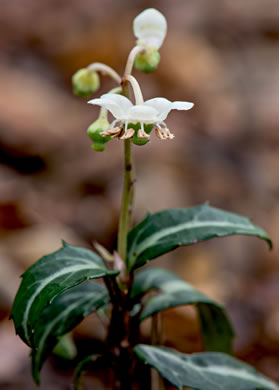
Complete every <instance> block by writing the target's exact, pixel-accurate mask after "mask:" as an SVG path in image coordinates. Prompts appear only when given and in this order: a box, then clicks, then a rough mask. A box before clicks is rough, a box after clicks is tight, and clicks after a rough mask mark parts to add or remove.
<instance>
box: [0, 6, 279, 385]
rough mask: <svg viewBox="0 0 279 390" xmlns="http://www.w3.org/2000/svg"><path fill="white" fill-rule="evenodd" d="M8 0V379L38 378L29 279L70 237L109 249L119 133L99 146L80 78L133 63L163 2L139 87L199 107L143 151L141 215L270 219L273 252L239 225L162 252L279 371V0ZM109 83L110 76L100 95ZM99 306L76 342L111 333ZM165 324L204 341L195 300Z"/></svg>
mask: <svg viewBox="0 0 279 390" xmlns="http://www.w3.org/2000/svg"><path fill="white" fill-rule="evenodd" d="M0 4H1V12H0V37H1V38H0V50H1V56H0V86H1V95H0V269H1V272H0V319H1V322H0V351H1V352H0V389H3V390H4V389H5V390H7V389H8V390H9V389H12V390H16V389H19V388H20V389H22V390H27V389H28V390H32V389H35V388H36V386H35V385H33V384H32V380H31V377H30V369H29V359H28V348H27V347H25V346H24V344H23V343H22V342H21V341H20V340H19V338H17V337H15V335H14V329H13V325H12V323H11V322H10V321H9V320H8V318H9V315H10V309H11V304H12V301H13V298H14V296H15V293H16V291H17V288H18V286H19V283H20V278H19V275H20V274H21V273H22V272H23V271H24V270H25V269H26V268H27V267H29V266H30V265H31V264H32V263H33V262H35V261H36V260H37V259H38V258H39V257H41V256H42V255H44V254H45V253H48V252H51V251H54V250H56V249H58V248H59V246H60V245H61V239H62V238H63V239H65V240H66V241H68V242H69V243H71V244H77V245H79V244H81V245H86V246H88V247H92V242H93V241H94V240H97V241H99V242H100V243H102V244H103V245H105V246H106V247H107V248H108V249H112V248H113V247H114V245H115V238H116V231H117V223H118V216H119V202H120V196H121V187H122V173H121V167H122V146H123V145H122V143H121V142H118V141H116V140H114V141H113V142H111V143H109V144H108V146H107V150H106V152H105V153H97V152H93V151H92V150H91V148H90V140H89V139H88V137H87V135H86V129H87V127H88V126H89V124H90V123H91V122H93V121H94V120H95V118H96V115H97V109H96V108H94V107H92V106H88V105H87V104H86V99H85V100H82V99H78V98H76V97H74V96H73V94H72V91H71V76H72V74H73V73H74V72H75V71H76V70H77V69H78V68H80V67H83V66H86V65H87V64H89V63H90V62H93V61H98V62H105V63H107V64H109V65H111V66H112V67H114V68H115V69H116V70H117V71H119V72H120V73H121V72H123V69H124V66H125V61H126V58H127V54H128V52H129V50H130V49H131V48H132V46H133V44H134V37H133V33H132V21H133V18H134V17H135V16H136V15H137V14H138V13H139V12H140V11H142V10H143V9H144V8H147V7H155V8H158V9H159V10H160V11H161V12H163V13H164V14H165V16H166V17H167V20H168V29H169V32H168V35H167V39H166V41H165V43H164V45H163V47H162V48H161V51H160V52H161V63H160V66H159V68H158V70H157V71H156V72H155V73H154V74H149V75H144V74H140V73H139V72H135V76H136V77H137V78H138V80H139V81H140V83H141V86H142V89H143V93H144V97H145V99H148V98H152V97H155V96H164V97H167V98H168V99H170V100H187V101H193V102H195V104H196V105H195V107H194V109H193V110H191V111H190V112H189V113H184V112H175V113H172V114H171V115H170V117H169V118H168V120H167V123H168V125H169V128H170V129H171V131H172V132H174V133H175V136H176V137H175V139H174V140H173V141H161V140H158V139H156V137H155V136H154V135H153V137H152V140H151V142H149V144H148V145H147V146H145V147H135V148H134V149H135V154H136V164H137V195H136V212H135V221H139V220H140V219H141V218H143V217H144V216H145V214H146V212H147V211H148V210H150V211H157V210H159V209H162V208H170V207H187V206H193V205H197V204H200V203H203V202H205V201H209V202H210V204H211V205H213V206H216V207H220V208H223V209H226V210H230V211H232V212H236V213H239V214H244V215H246V216H248V217H250V218H252V220H253V222H255V223H256V224H258V225H260V226H261V227H263V228H264V229H265V230H266V231H267V233H268V234H269V235H270V236H271V238H272V239H273V241H274V250H273V251H272V252H270V251H268V249H267V247H266V246H265V244H264V243H263V242H261V241H258V240H256V239H255V238H248V237H233V238H226V239H222V240H213V241H212V242H208V243H204V244H200V245H198V246H197V247H189V248H182V249H179V250H177V251H175V252H173V253H171V254H169V255H168V256H165V257H164V258H163V259H162V260H161V262H160V264H159V261H158V260H157V261H156V262H155V263H154V264H155V265H162V266H165V267H167V268H169V269H171V270H173V271H175V272H178V273H179V274H180V276H181V277H183V278H185V279H186V280H187V281H189V282H191V283H193V284H194V286H195V287H197V288H199V289H200V290H201V291H203V292H205V293H207V294H208V295H209V296H211V297H212V298H215V299H217V300H219V301H221V302H223V303H224V304H225V305H226V308H227V309H228V312H229V314H230V316H231V319H232V322H233V325H234V327H235V330H236V339H235V351H236V354H237V356H239V357H240V358H242V359H244V360H246V361H248V362H250V363H251V364H253V365H254V366H255V367H257V368H258V369H259V370H260V371H261V372H263V373H265V374H266V375H268V376H270V377H272V378H273V379H274V380H277V381H279V370H278V368H279V353H278V352H279V283H278V282H279V257H278V256H279V251H278V241H279V240H278V236H279V202H278V200H279V109H278V102H279V3H278V0H265V1H260V0H245V1H243V0H234V1H231V0H223V1H222V2H220V1H218V0H175V1H167V0H163V1H153V2H150V1H140V0H138V1H134V2H129V1H128V0H118V1H113V0H102V1H98V0H91V1H89V0H80V1H74V0H48V1H36V0H13V1H5V0H2V1H0ZM108 10H109V12H108ZM112 87H114V85H113V83H112V82H111V81H110V80H108V79H104V78H102V88H101V91H100V94H101V93H104V92H106V91H107V90H109V89H111V88H112ZM98 95H99V92H98V93H97V95H96V96H98ZM93 317H94V316H92V318H89V319H88V320H86V321H85V322H84V323H83V324H82V325H81V326H79V327H78V329H77V331H76V332H75V335H76V338H77V340H79V343H81V345H82V340H84V339H87V338H90V339H91V340H93V341H94V340H95V341H96V342H98V340H102V339H103V338H104V330H103V329H102V327H101V325H100V323H99V322H98V321H97V320H96V319H95V317H94V318H93ZM184 321H188V325H185V322H184ZM147 327H148V324H146V325H145V326H144V329H143V331H144V332H146V328H147ZM164 329H165V342H166V344H167V345H169V346H173V347H177V348H178V349H180V350H181V351H187V352H192V351H194V350H197V349H199V348H200V340H199V337H198V329H197V324H196V319H195V317H194V315H193V312H192V311H191V310H188V309H187V308H179V309H178V310H171V311H167V312H166V313H164ZM70 369H72V367H70ZM70 369H69V370H66V368H65V366H64V365H63V363H61V362H57V361H53V360H49V362H48V363H47V364H46V367H45V368H43V370H42V385H41V388H42V389H43V390H48V389H52V390H56V389H57V390H61V389H69V388H70V387H69V386H70V383H71V375H72V372H71V371H70ZM57 372H58V373H57ZM98 381H99V379H98V378H96V377H91V378H89V377H88V386H89V385H90V386H91V388H93V387H94V386H95V387H94V388H102V387H101V385H100V383H99V382H98ZM98 386H99V387H98ZM88 388H90V387H88Z"/></svg>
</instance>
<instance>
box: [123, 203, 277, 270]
mask: <svg viewBox="0 0 279 390" xmlns="http://www.w3.org/2000/svg"><path fill="white" fill-rule="evenodd" d="M235 234H243V235H251V236H256V237H259V238H261V239H263V240H266V241H267V242H268V244H269V245H270V247H271V246H272V243H271V240H270V238H269V237H268V236H267V234H266V233H265V232H264V231H263V230H262V229H261V228H259V227H258V226H256V225H254V224H253V223H252V222H251V221H250V220H249V219H248V218H245V217H242V216H240V215H237V214H233V213H229V212H227V211H223V210H219V209H216V208H214V207H210V206H209V205H208V204H203V205H201V206H197V207H193V208H186V209H169V210H164V211H160V212H158V213H155V214H149V215H148V216H147V217H146V218H145V219H144V220H143V221H142V222H141V223H139V224H138V225H137V226H136V227H135V228H134V229H133V230H132V231H131V232H130V233H129V236H128V267H129V269H130V270H131V269H135V268H138V267H140V266H142V265H144V264H145V263H146V262H147V261H149V260H152V259H155V258H156V257H158V256H160V255H162V254H164V253H167V252H170V251H172V250H173V249H175V248H177V247H178V246H182V245H190V244H195V243H198V242H200V241H204V240H209V239H210V238H214V237H225V236H229V235H235Z"/></svg>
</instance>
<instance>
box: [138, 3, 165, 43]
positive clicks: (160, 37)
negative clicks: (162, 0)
mask: <svg viewBox="0 0 279 390" xmlns="http://www.w3.org/2000/svg"><path fill="white" fill-rule="evenodd" d="M133 30H134V34H135V36H136V37H137V38H138V40H137V45H139V46H144V47H145V48H150V47H152V48H155V49H159V48H160V47H161V46H162V43H163V41H164V39H165V36H166V33H167V21H166V18H165V17H164V15H163V14H161V12H159V11H157V10H156V9H154V8H148V9H146V10H145V11H143V12H141V13H140V14H139V15H138V16H137V17H136V18H135V19H134V23H133Z"/></svg>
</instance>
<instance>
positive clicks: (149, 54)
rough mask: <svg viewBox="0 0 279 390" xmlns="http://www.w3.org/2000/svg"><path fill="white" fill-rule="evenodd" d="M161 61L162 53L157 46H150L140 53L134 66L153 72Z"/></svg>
mask: <svg viewBox="0 0 279 390" xmlns="http://www.w3.org/2000/svg"><path fill="white" fill-rule="evenodd" d="M159 62H160V53H159V52H158V50H157V49H156V48H148V49H146V50H145V51H144V53H143V54H138V55H137V56H136V58H135V62H134V66H135V68H136V69H137V70H141V71H142V72H145V73H150V72H153V71H154V70H155V69H156V68H157V66H158V65H159Z"/></svg>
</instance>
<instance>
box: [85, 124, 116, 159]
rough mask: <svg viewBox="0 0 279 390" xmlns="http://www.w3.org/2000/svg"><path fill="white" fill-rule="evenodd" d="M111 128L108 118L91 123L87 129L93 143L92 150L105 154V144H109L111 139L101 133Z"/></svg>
mask: <svg viewBox="0 0 279 390" xmlns="http://www.w3.org/2000/svg"><path fill="white" fill-rule="evenodd" d="M108 127H109V122H108V120H107V119H106V118H104V117H100V118H99V119H97V120H96V121H95V122H93V123H91V125H90V126H89V127H88V129H87V134H88V136H89V138H90V139H91V140H92V141H93V145H92V149H93V150H96V151H97V152H103V151H104V150H105V149H106V147H105V143H107V142H108V141H109V140H110V139H111V137H104V136H103V135H101V134H100V133H102V132H103V131H105V130H107V129H108Z"/></svg>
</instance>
